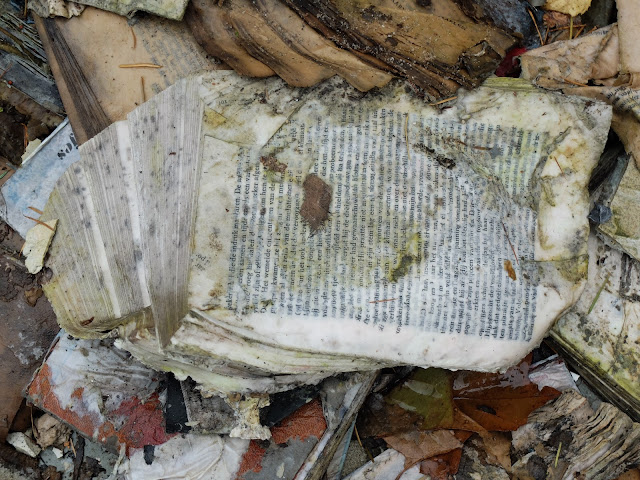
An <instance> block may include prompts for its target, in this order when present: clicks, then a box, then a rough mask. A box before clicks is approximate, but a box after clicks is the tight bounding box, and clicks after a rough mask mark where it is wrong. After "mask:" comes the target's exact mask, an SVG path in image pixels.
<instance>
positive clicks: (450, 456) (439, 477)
mask: <svg viewBox="0 0 640 480" xmlns="http://www.w3.org/2000/svg"><path fill="white" fill-rule="evenodd" d="M461 459H462V448H458V449H456V450H452V451H450V452H448V453H444V454H442V455H438V456H436V457H432V458H430V459H428V460H425V461H423V462H422V463H421V464H420V473H422V474H423V475H428V476H429V477H430V478H431V480H448V479H449V478H451V476H452V475H455V474H456V473H458V468H459V467H460V460H461Z"/></svg>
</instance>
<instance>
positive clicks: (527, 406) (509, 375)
mask: <svg viewBox="0 0 640 480" xmlns="http://www.w3.org/2000/svg"><path fill="white" fill-rule="evenodd" d="M529 365H530V363H529V361H528V360H523V361H522V362H521V363H520V364H519V365H517V366H515V367H511V368H510V369H509V370H507V371H506V372H505V373H504V374H498V373H478V372H468V371H461V372H458V373H457V374H456V375H455V377H454V380H453V401H454V404H455V405H456V407H458V408H459V409H460V410H461V411H462V412H464V413H465V414H466V415H467V416H469V417H470V418H471V419H473V420H475V421H476V422H478V423H479V424H480V425H482V426H483V427H484V428H486V429H487V430H493V431H509V430H516V429H517V428H518V427H520V426H521V425H524V424H526V423H527V418H528V417H529V414H530V413H531V412H533V411H534V410H535V409H537V408H539V407H541V406H543V405H545V404H546V403H547V402H549V401H551V400H553V399H555V398H557V397H559V396H560V392H558V391H557V390H556V389H555V388H551V387H544V388H542V389H541V390H539V389H538V386H537V385H536V384H534V383H532V382H531V381H530V380H529V375H528V371H529Z"/></svg>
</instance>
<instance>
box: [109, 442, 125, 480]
mask: <svg viewBox="0 0 640 480" xmlns="http://www.w3.org/2000/svg"><path fill="white" fill-rule="evenodd" d="M126 453H127V447H126V446H125V444H124V443H123V444H122V445H120V455H118V460H116V464H115V465H114V466H113V472H112V473H111V477H109V480H115V479H116V478H118V469H119V468H120V464H121V463H122V460H124V456H125V454H126Z"/></svg>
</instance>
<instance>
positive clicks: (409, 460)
mask: <svg viewBox="0 0 640 480" xmlns="http://www.w3.org/2000/svg"><path fill="white" fill-rule="evenodd" d="M384 441H385V442H387V444H388V445H389V446H390V447H391V448H393V449H395V450H398V451H399V452H400V453H402V454H403V455H404V456H405V457H406V461H405V467H408V466H410V465H415V464H416V463H418V462H419V461H420V460H424V459H427V458H431V457H434V456H436V455H441V454H443V453H447V452H450V451H452V450H456V449H459V448H462V442H461V441H460V440H459V439H458V438H456V435H455V433H454V432H452V431H451V430H435V431H430V432H419V431H417V430H414V431H411V432H405V433H401V434H398V435H393V436H390V437H385V438H384Z"/></svg>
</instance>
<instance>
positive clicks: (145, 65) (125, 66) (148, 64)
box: [118, 63, 162, 68]
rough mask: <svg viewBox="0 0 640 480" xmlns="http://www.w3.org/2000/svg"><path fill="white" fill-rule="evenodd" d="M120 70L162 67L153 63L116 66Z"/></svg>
mask: <svg viewBox="0 0 640 480" xmlns="http://www.w3.org/2000/svg"><path fill="white" fill-rule="evenodd" d="M118 66H119V67H120V68H162V65H156V64H155V63H123V64H122V65H118Z"/></svg>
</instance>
